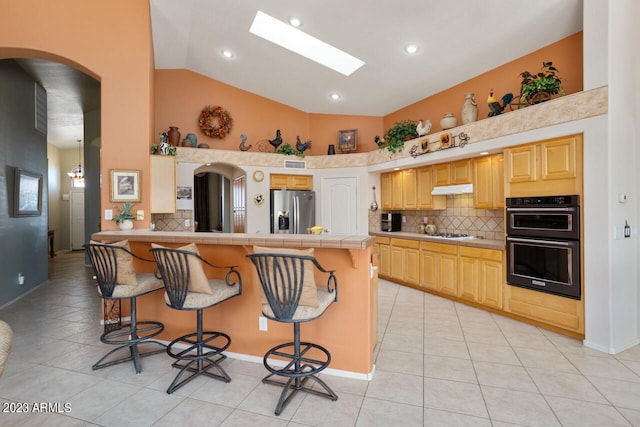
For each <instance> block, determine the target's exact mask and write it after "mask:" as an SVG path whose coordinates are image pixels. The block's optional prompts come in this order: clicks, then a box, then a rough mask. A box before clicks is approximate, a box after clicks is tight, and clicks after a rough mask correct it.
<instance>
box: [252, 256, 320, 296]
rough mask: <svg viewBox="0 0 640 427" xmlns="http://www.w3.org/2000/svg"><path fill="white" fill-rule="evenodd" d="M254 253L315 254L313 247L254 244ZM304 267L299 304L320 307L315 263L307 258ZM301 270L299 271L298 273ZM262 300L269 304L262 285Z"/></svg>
mask: <svg viewBox="0 0 640 427" xmlns="http://www.w3.org/2000/svg"><path fill="white" fill-rule="evenodd" d="M253 253H256V254H269V255H301V256H313V248H309V249H289V248H268V247H264V246H254V247H253ZM302 265H303V268H304V273H305V274H304V282H303V283H302V295H300V301H299V302H298V305H304V306H309V307H314V308H317V307H318V293H317V291H316V289H317V288H316V279H315V277H314V271H313V263H312V262H311V261H309V260H305V261H304V262H303V263H302ZM300 273H301V272H300V271H298V274H300ZM260 295H261V298H262V300H261V302H262V304H263V305H265V304H267V305H268V303H267V297H266V296H265V294H264V290H263V289H262V287H260Z"/></svg>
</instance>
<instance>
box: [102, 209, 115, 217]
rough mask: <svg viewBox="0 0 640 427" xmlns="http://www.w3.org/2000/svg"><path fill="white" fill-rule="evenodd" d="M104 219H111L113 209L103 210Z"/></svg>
mask: <svg viewBox="0 0 640 427" xmlns="http://www.w3.org/2000/svg"><path fill="white" fill-rule="evenodd" d="M104 219H108V220H110V219H113V209H105V210H104Z"/></svg>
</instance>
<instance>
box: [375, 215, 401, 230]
mask: <svg viewBox="0 0 640 427" xmlns="http://www.w3.org/2000/svg"><path fill="white" fill-rule="evenodd" d="M380 229H381V230H382V231H400V230H402V215H401V214H399V213H392V212H383V213H382V217H381V219H380Z"/></svg>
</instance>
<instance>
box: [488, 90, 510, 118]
mask: <svg viewBox="0 0 640 427" xmlns="http://www.w3.org/2000/svg"><path fill="white" fill-rule="evenodd" d="M512 100H513V94H512V93H505V94H504V95H502V104H500V103H499V102H498V101H496V99H495V98H494V97H493V89H491V91H490V92H489V96H488V97H487V105H489V109H490V110H491V111H490V112H489V117H493V116H497V115H500V114H502V112H503V111H504V109H505V108H507V105H509V104H510V103H511V101H512Z"/></svg>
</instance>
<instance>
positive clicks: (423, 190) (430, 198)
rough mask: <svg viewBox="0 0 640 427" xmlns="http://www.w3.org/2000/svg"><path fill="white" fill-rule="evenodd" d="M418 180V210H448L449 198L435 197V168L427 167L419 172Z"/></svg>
mask: <svg viewBox="0 0 640 427" xmlns="http://www.w3.org/2000/svg"><path fill="white" fill-rule="evenodd" d="M417 179H418V209H430V210H436V209H439V210H441V209H446V208H447V196H434V195H432V194H431V192H432V191H433V167H432V166H426V167H422V168H419V169H418V170H417Z"/></svg>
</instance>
